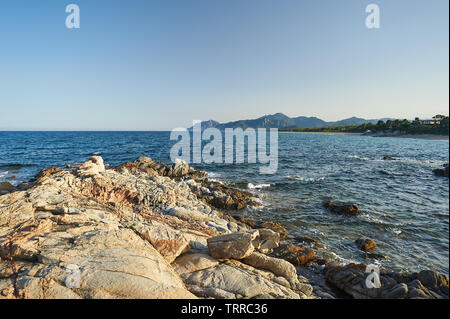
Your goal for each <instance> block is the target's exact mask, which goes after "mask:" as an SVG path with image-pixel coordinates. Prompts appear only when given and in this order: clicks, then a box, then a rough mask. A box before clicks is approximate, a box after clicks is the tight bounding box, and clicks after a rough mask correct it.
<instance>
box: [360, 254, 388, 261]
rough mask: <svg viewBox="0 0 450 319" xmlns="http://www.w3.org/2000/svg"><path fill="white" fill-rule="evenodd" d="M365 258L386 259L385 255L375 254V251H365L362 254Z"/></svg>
mask: <svg viewBox="0 0 450 319" xmlns="http://www.w3.org/2000/svg"><path fill="white" fill-rule="evenodd" d="M364 257H365V258H366V259H377V260H385V259H388V258H387V256H385V255H382V254H375V253H366V254H365V256H364Z"/></svg>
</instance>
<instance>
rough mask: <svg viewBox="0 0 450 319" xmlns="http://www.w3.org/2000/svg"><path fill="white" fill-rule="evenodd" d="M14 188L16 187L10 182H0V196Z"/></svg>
mask: <svg viewBox="0 0 450 319" xmlns="http://www.w3.org/2000/svg"><path fill="white" fill-rule="evenodd" d="M14 189H15V187H14V186H13V185H12V184H11V183H10V182H1V183H0V196H1V195H3V194H7V193H9V192H11V191H13V190H14Z"/></svg>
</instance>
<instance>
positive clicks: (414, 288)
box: [325, 264, 448, 299]
mask: <svg viewBox="0 0 450 319" xmlns="http://www.w3.org/2000/svg"><path fill="white" fill-rule="evenodd" d="M366 269H367V266H366V265H364V264H349V265H346V266H336V265H329V266H327V269H326V271H325V275H326V279H327V281H329V282H330V283H331V284H333V285H334V286H335V287H337V288H339V289H341V290H343V291H344V292H345V293H347V294H349V295H351V296H352V297H353V298H356V299H379V298H405V299H411V298H424V299H442V298H445V299H448V276H444V275H440V274H437V273H435V272H432V271H422V272H420V273H412V274H398V273H393V272H386V271H381V272H380V275H379V276H380V277H379V278H380V283H381V287H380V288H368V287H367V285H366V279H367V276H368V275H369V273H367V272H366Z"/></svg>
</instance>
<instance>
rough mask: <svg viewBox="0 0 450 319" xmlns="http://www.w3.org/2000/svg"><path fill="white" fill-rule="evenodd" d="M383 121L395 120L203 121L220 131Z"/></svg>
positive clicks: (284, 117) (277, 117) (268, 118)
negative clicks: (226, 129)
mask: <svg viewBox="0 0 450 319" xmlns="http://www.w3.org/2000/svg"><path fill="white" fill-rule="evenodd" d="M380 120H383V121H387V120H394V119H391V118H383V119H373V120H366V119H363V118H359V117H351V118H348V119H344V120H340V121H336V122H327V121H324V120H322V119H320V118H317V117H306V116H298V117H289V116H287V115H285V114H283V113H276V114H272V115H264V116H261V117H259V118H257V119H250V120H238V121H233V122H227V123H219V122H217V121H214V120H209V121H203V122H202V129H206V128H210V127H214V128H218V129H225V128H242V129H246V128H278V129H289V128H310V127H328V126H347V125H362V124H366V123H373V124H376V123H377V122H378V121H380Z"/></svg>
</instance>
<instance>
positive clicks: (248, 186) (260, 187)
mask: <svg viewBox="0 0 450 319" xmlns="http://www.w3.org/2000/svg"><path fill="white" fill-rule="evenodd" d="M270 186H272V184H252V183H248V184H247V188H248V189H262V188H268V187H270Z"/></svg>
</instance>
